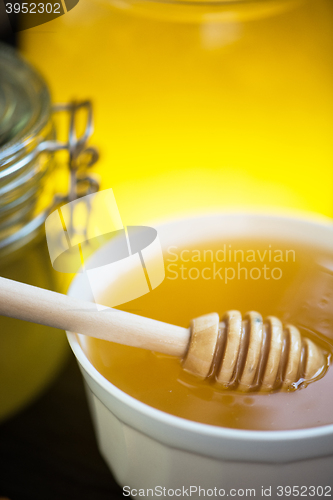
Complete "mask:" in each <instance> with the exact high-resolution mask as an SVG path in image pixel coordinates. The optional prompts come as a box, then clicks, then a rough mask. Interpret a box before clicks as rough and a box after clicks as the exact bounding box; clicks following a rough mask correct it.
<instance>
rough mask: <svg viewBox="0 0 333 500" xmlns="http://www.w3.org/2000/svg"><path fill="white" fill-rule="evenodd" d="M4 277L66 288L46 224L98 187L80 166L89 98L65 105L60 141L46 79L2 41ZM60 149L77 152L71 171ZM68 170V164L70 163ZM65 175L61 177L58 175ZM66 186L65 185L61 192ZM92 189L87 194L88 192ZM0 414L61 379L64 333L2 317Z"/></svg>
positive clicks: (0, 252) (0, 228)
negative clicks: (66, 123) (81, 125)
mask: <svg viewBox="0 0 333 500" xmlns="http://www.w3.org/2000/svg"><path fill="white" fill-rule="evenodd" d="M0 90H1V92H0V259H1V260H0V262H1V264H0V275H1V276H3V277H5V278H10V279H14V280H17V281H21V282H24V283H29V284H32V285H36V286H39V287H42V288H47V289H50V290H57V291H65V290H64V288H65V286H66V283H65V281H64V280H63V277H62V276H61V274H60V273H57V272H55V271H53V269H52V266H51V263H50V258H49V255H48V250H47V245H46V240H45V234H44V221H45V219H46V217H47V215H48V214H49V213H50V212H51V211H52V210H54V209H55V207H56V206H58V205H59V204H61V203H64V202H66V201H67V200H69V199H73V198H74V197H76V196H77V194H78V192H80V194H82V193H81V191H82V189H83V187H84V190H85V192H89V190H90V191H91V190H96V188H97V185H96V183H95V182H94V180H93V179H92V178H91V177H87V176H86V175H85V172H84V170H85V168H84V167H85V166H86V165H87V161H86V163H85V165H84V166H83V165H82V166H81V165H80V166H79V161H78V157H79V156H80V158H82V153H83V152H84V153H85V154H86V155H87V154H88V155H89V156H90V159H89V161H88V163H90V164H92V163H93V162H94V161H95V160H96V153H95V151H94V150H92V149H87V148H86V140H87V139H88V137H89V135H90V134H91V128H92V125H91V106H90V103H79V104H74V103H73V104H71V105H67V106H59V107H58V108H56V111H67V112H69V114H70V125H71V127H70V129H71V130H70V133H69V140H68V141H67V142H61V141H60V140H59V139H57V134H56V126H55V120H54V108H52V106H51V99H50V93H49V90H48V88H47V86H46V83H45V82H44V80H43V79H42V78H41V77H40V76H39V74H37V73H36V72H35V71H34V70H33V69H32V67H30V66H29V65H28V64H27V63H26V62H25V61H23V60H22V59H21V58H19V57H18V55H17V54H16V52H15V51H14V50H13V49H10V48H8V47H6V46H4V45H1V44H0ZM82 107H86V108H88V123H87V126H86V130H85V133H84V135H83V137H82V138H81V139H77V138H76V135H75V133H74V130H75V116H76V115H77V112H78V110H79V109H81V108H82ZM56 151H69V152H70V167H71V175H70V182H69V184H70V189H69V194H68V193H67V192H66V191H68V186H67V185H65V182H66V184H68V175H67V178H66V176H65V177H64V172H63V170H64V169H62V168H61V162H59V156H58V157H57V155H55V152H56ZM66 168H67V167H66ZM59 172H61V175H60V176H59ZM65 178H66V181H64V179H65ZM58 187H59V190H58ZM84 194H85V193H84ZM0 330H1V335H0V419H2V418H4V417H5V416H8V415H10V414H12V413H13V412H15V411H16V410H18V409H19V408H20V407H21V406H22V405H24V404H25V403H27V402H28V401H30V400H31V399H32V398H33V397H35V396H36V395H37V394H38V393H39V392H40V391H41V390H42V389H43V388H44V387H45V386H46V385H47V384H48V383H49V382H50V380H51V379H52V378H53V377H54V375H55V374H56V373H57V371H58V370H59V367H60V366H61V364H62V362H63V360H64V358H65V355H66V352H67V351H68V348H67V342H66V339H65V335H64V334H63V333H61V332H59V331H57V330H52V329H51V328H47V327H44V326H40V325H35V324H31V323H25V322H21V321H18V320H14V319H11V318H5V317H0Z"/></svg>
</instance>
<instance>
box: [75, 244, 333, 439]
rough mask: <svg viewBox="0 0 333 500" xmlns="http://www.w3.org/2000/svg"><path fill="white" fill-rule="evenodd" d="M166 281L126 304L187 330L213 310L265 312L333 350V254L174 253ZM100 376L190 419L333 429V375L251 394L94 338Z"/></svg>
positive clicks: (219, 247)
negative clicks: (332, 426)
mask: <svg viewBox="0 0 333 500" xmlns="http://www.w3.org/2000/svg"><path fill="white" fill-rule="evenodd" d="M164 259H165V268H166V276H165V280H164V281H163V283H162V284H161V285H160V286H159V287H157V288H156V289H155V290H153V291H152V292H150V293H149V294H147V295H145V296H143V297H140V298H138V299H136V300H133V301H131V302H129V303H127V304H125V305H124V306H122V307H121V308H122V309H124V310H126V311H129V312H132V313H134V314H138V315H142V316H147V317H151V318H154V319H157V320H160V321H166V322H170V323H173V324H176V325H180V326H184V327H187V326H188V325H189V322H190V320H191V319H192V318H195V317H197V316H200V315H202V314H206V313H209V312H215V311H216V312H218V313H219V315H220V316H222V314H223V312H225V311H227V310H229V309H238V310H240V311H241V312H242V314H245V313H246V312H247V311H249V310H257V311H259V312H260V313H261V314H262V315H263V316H264V317H265V316H268V315H275V316H277V317H279V318H280V319H281V320H282V321H284V322H291V323H293V324H295V326H298V328H299V329H300V332H301V333H302V334H303V335H306V336H308V337H310V338H311V339H312V340H314V341H316V342H319V344H320V345H321V346H322V347H323V348H324V349H326V351H327V352H328V353H329V360H330V359H331V357H330V353H331V352H333V316H332V313H330V312H329V310H330V309H332V302H330V301H332V295H333V265H332V263H333V256H332V255H330V256H329V255H328V254H326V255H325V254H324V252H323V251H321V250H320V249H319V248H315V247H310V246H304V245H298V246H297V245H295V244H294V243H292V244H289V245H288V243H286V242H281V241H271V240H269V241H268V240H267V241H263V240H262V239H261V240H260V241H258V240H255V239H253V240H249V239H248V238H247V239H246V240H244V239H243V240H242V239H233V240H232V241H229V242H228V243H227V244H225V243H224V242H222V241H221V242H220V241H211V242H207V241H206V242H205V243H201V244H197V245H195V246H192V247H186V248H185V247H183V248H181V247H176V246H173V247H169V248H168V250H167V252H165V253H164ZM83 347H84V349H85V352H86V354H87V356H88V358H89V359H90V361H91V362H92V363H93V365H94V366H95V367H96V368H97V369H98V371H99V372H100V373H101V374H102V375H103V376H104V377H105V378H107V379H108V380H109V381H111V382H112V383H113V384H114V385H115V386H117V387H118V388H119V389H121V390H122V391H124V392H126V393H127V394H129V395H131V396H133V397H134V398H136V399H138V400H140V401H142V402H144V403H146V404H147V405H150V406H152V407H154V408H157V409H159V410H162V411H164V412H167V413H170V414H172V415H176V416H178V417H182V418H185V419H189V420H193V421H196V422H202V423H205V424H211V425H216V426H223V427H230V428H236V429H252V430H286V429H298V428H308V427H315V426H322V425H326V424H332V423H333V398H332V397H331V393H332V389H333V369H331V368H330V367H329V368H328V370H327V372H326V374H325V376H324V377H323V378H321V379H320V380H317V381H315V382H313V383H311V384H309V385H308V386H307V387H303V388H301V389H299V390H297V391H294V392H275V393H270V394H263V393H256V392H248V393H242V392H239V391H235V390H230V389H229V390H228V389H223V388H221V387H219V386H218V385H217V384H216V383H214V382H213V381H211V380H205V381H202V380H199V379H197V378H196V377H195V376H192V375H190V374H188V373H186V372H185V371H184V370H183V369H182V366H181V360H180V359H178V358H175V357H171V356H167V355H163V354H158V353H153V352H150V351H147V350H144V349H138V348H133V347H128V346H122V345H119V344H115V343H109V342H105V341H101V340H97V339H86V342H85V345H84V346H83Z"/></svg>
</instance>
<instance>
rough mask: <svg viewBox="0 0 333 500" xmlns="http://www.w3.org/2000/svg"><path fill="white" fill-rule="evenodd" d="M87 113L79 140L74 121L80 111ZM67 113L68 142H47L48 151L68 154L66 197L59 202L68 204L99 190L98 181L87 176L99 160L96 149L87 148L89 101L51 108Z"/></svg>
mask: <svg viewBox="0 0 333 500" xmlns="http://www.w3.org/2000/svg"><path fill="white" fill-rule="evenodd" d="M82 109H85V110H86V111H87V123H86V126H85V130H84V132H83V134H82V136H81V137H80V138H78V137H77V135H76V121H77V115H78V113H79V111H80V110H82ZM64 111H65V112H68V113H69V120H70V123H69V131H68V141H67V142H65V143H64V142H59V141H51V142H48V150H49V151H61V150H65V151H68V153H69V161H68V168H69V170H70V186H69V192H68V196H66V197H62V198H61V199H60V200H59V198H58V203H59V202H70V201H73V200H76V199H77V198H81V197H83V196H86V195H88V194H92V193H96V192H97V191H98V190H99V182H98V180H97V179H96V178H95V177H93V176H91V175H87V172H86V171H87V169H88V168H90V167H92V166H93V165H94V164H95V163H96V162H97V161H98V158H99V154H98V151H97V149H96V148H93V147H91V146H89V147H87V142H88V140H89V139H90V137H91V135H92V133H93V112H92V103H91V101H89V100H87V101H82V102H75V101H74V102H71V103H68V104H56V105H54V106H53V113H59V112H64Z"/></svg>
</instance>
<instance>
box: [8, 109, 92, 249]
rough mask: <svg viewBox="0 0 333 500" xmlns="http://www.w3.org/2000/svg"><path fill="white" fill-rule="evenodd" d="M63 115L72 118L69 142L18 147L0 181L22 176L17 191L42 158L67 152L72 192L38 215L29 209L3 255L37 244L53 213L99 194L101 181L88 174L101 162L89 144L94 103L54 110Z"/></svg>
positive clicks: (55, 199) (40, 141)
mask: <svg viewBox="0 0 333 500" xmlns="http://www.w3.org/2000/svg"><path fill="white" fill-rule="evenodd" d="M82 110H85V111H86V114H87V120H86V123H85V125H84V131H83V134H82V135H81V136H80V137H77V133H76V129H77V121H78V114H79V113H81V111H82ZM62 112H66V113H68V114H69V129H68V135H67V140H66V142H62V141H60V140H58V139H56V138H55V139H46V140H45V139H43V138H42V137H40V138H38V137H36V141H37V144H36V146H35V147H34V148H32V149H30V150H29V149H28V148H26V147H25V146H24V147H23V149H21V150H19V151H16V149H15V147H14V148H13V149H12V151H11V150H10V151H9V154H8V157H7V159H6V158H5V160H4V162H2V163H1V166H2V167H4V166H5V165H6V163H7V164H8V168H7V169H5V170H2V172H0V181H1V179H2V177H3V178H4V179H6V178H14V177H15V176H18V177H17V180H14V183H15V187H16V188H17V186H21V185H22V186H24V185H25V184H26V182H27V181H28V180H29V181H31V179H32V178H33V177H34V176H35V175H36V174H38V172H39V167H38V166H36V167H34V166H33V167H32V170H31V173H30V171H29V172H28V174H25V173H24V172H25V170H26V168H27V167H28V166H29V165H34V164H35V163H36V162H37V161H38V158H39V157H40V156H42V155H47V154H48V153H50V154H52V153H56V152H58V151H67V152H68V154H69V158H68V169H69V173H70V180H69V187H68V192H67V194H66V195H65V196H63V195H59V194H55V195H54V197H53V200H52V201H51V203H50V205H49V206H48V207H46V208H45V209H43V210H42V211H41V212H39V213H37V214H34V213H33V210H34V209H33V207H34V204H30V205H29V207H30V206H31V208H29V207H28V208H27V209H26V211H23V210H22V214H23V215H22V217H24V219H22V225H21V227H16V228H15V229H13V232H12V233H11V234H9V235H8V236H6V237H5V238H3V239H1V240H0V251H4V252H5V253H8V252H9V251H11V249H12V248H13V249H15V248H17V247H18V245H19V246H21V244H22V245H24V244H25V243H27V242H29V241H31V240H33V239H34V237H35V236H36V235H37V234H38V233H39V231H40V230H41V228H42V226H43V225H44V222H45V220H46V218H47V217H48V215H49V214H50V213H51V212H52V211H53V210H55V209H56V208H57V207H59V206H60V205H62V204H64V203H69V202H71V201H74V200H76V199H78V198H81V197H84V196H86V195H88V194H92V193H95V192H97V191H98V190H99V181H98V180H97V178H95V177H94V176H93V175H88V174H87V170H88V169H89V168H91V167H92V166H93V165H94V164H95V163H96V162H97V160H98V158H99V154H98V151H97V150H96V149H95V148H93V147H91V146H89V147H88V146H87V142H88V140H89V139H90V137H91V135H92V133H93V112H92V103H91V101H89V100H86V101H79V102H76V101H73V102H70V103H68V104H57V105H54V106H53V108H52V114H55V113H62ZM52 135H55V134H52ZM20 172H23V173H22V174H21V176H19V173H20ZM13 185H14V184H13ZM7 189H8V188H7ZM28 201H29V200H28ZM26 203H27V202H26ZM88 208H89V207H88ZM30 217H31V218H30ZM29 218H30V220H29ZM24 220H25V223H24V224H23V221H24ZM4 224H5V226H6V227H5V229H6V228H8V224H9V223H8V222H6V221H5V223H4ZM1 230H2V224H1V223H0V234H1Z"/></svg>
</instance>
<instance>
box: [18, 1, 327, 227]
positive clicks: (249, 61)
mask: <svg viewBox="0 0 333 500" xmlns="http://www.w3.org/2000/svg"><path fill="white" fill-rule="evenodd" d="M51 27H52V29H51ZM332 27H333V6H332V3H331V2H330V1H329V0H317V1H314V0H285V1H283V0H276V1H270V0H262V1H251V0H249V1H245V2H216V3H214V2H213V3H212V2H209V3H205V2H190V3H187V2H178V1H176V2H169V3H168V2H150V1H145V0H142V1H140V2H134V1H131V0H121V1H112V0H101V1H99V0H98V1H97V0H81V1H80V2H79V4H78V5H77V6H76V7H75V8H74V9H72V10H71V11H70V12H68V13H67V14H66V15H64V16H61V17H60V18H58V19H56V20H53V21H51V22H50V23H47V24H45V25H42V26H39V27H38V28H33V29H29V30H27V31H25V32H22V34H21V47H22V50H23V51H24V53H25V54H26V55H27V56H28V57H29V59H30V60H31V61H33V62H34V64H36V65H37V66H38V67H39V68H40V69H41V70H42V71H43V72H44V74H45V75H47V78H48V80H49V81H50V83H51V86H52V89H53V90H54V93H55V96H56V98H57V99H58V100H64V99H68V97H70V96H71V95H72V92H73V90H72V89H73V88H75V91H76V92H77V94H78V95H79V97H84V96H87V95H91V96H93V98H94V104H95V109H96V135H95V140H96V143H97V144H98V146H99V148H100V150H101V153H102V158H101V163H100V167H99V169H100V172H101V173H102V177H103V184H102V187H104V188H105V187H113V188H114V189H115V194H116V196H117V201H118V203H119V204H120V206H121V209H122V214H123V216H124V217H125V218H128V220H130V221H131V223H137V222H140V221H142V220H147V219H154V218H158V219H160V218H161V217H169V216H170V215H175V214H177V215H179V214H184V213H189V212H192V213H193V212H195V211H196V212H199V211H200V212H203V211H211V210H216V209H221V208H224V209H233V210H234V209H241V210H244V208H246V210H251V211H257V210H258V209H259V210H264V211H266V212H268V211H272V210H274V211H276V210H277V211H280V212H281V211H284V210H288V211H300V210H301V211H310V212H315V213H319V214H324V215H328V216H333V143H332V140H331V137H332V136H333V69H332V68H333V65H332V54H333V29H332ZM41 39H43V43H42V44H41V43H40V40H41Z"/></svg>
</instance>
